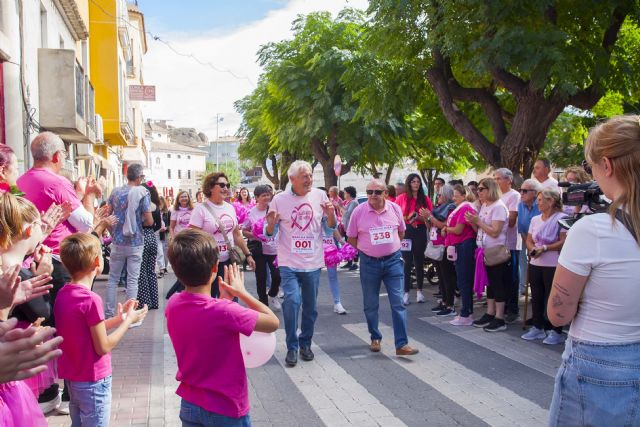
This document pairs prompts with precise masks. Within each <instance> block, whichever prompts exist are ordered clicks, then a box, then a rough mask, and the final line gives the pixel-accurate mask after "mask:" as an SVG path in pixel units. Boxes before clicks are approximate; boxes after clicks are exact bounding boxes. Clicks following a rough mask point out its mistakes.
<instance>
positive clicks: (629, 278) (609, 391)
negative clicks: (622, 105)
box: [547, 115, 640, 426]
mask: <svg viewBox="0 0 640 427" xmlns="http://www.w3.org/2000/svg"><path fill="white" fill-rule="evenodd" d="M585 158H586V163H585V169H587V170H586V172H588V173H592V174H593V177H594V179H595V180H596V181H597V182H598V184H599V185H600V188H601V189H602V191H603V193H604V195H605V196H606V197H607V198H608V199H610V200H612V203H611V206H610V208H609V212H608V213H600V214H595V215H589V216H586V217H584V218H582V219H580V220H579V221H578V222H577V223H576V224H575V225H574V226H573V227H572V228H571V229H570V230H569V232H568V235H567V239H566V241H565V244H564V247H563V249H562V253H561V254H560V258H559V260H558V267H557V269H556V274H555V276H554V279H553V287H552V290H551V295H550V297H549V302H548V305H547V314H548V316H549V320H550V321H551V323H553V324H554V325H555V326H562V325H567V324H569V323H571V328H570V329H569V338H568V339H567V341H566V347H565V351H564V354H563V356H562V359H563V362H562V365H561V366H560V370H559V372H558V375H557V376H556V382H555V391H554V395H553V400H552V402H551V408H550V415H549V416H550V418H549V425H551V426H563V425H612V426H613V425H640V411H638V408H637V405H638V399H640V394H639V391H638V384H640V116H638V115H625V116H618V117H614V118H612V119H610V120H607V121H606V122H604V123H601V124H599V125H597V126H596V127H595V128H593V129H592V130H591V132H590V133H589V136H588V137H587V140H586V142H585Z"/></svg>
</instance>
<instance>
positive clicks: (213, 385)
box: [165, 228, 280, 426]
mask: <svg viewBox="0 0 640 427" xmlns="http://www.w3.org/2000/svg"><path fill="white" fill-rule="evenodd" d="M168 257H169V262H171V266H172V267H173V271H174V272H175V274H176V276H177V277H178V280H179V281H180V282H181V283H182V284H183V285H184V286H185V291H184V292H180V293H178V294H175V295H174V296H172V297H171V299H170V300H169V302H168V304H167V308H166V310H165V316H166V318H167V330H168V332H169V337H170V338H171V343H172V344H173V348H174V350H175V353H176V359H177V361H178V372H177V374H176V379H177V380H178V381H180V386H179V387H178V390H177V391H176V393H177V394H178V395H179V396H180V397H182V403H181V406H180V419H181V420H182V422H183V423H184V424H188V425H207V424H206V422H205V420H216V422H220V424H221V425H225V426H227V425H229V426H248V425H251V421H250V418H249V390H248V385H247V375H246V372H245V367H244V360H243V357H242V352H241V350H240V334H243V335H246V336H249V335H251V333H252V332H253V331H258V332H267V333H270V332H274V331H275V330H276V329H278V326H279V323H280V322H279V320H278V318H277V317H276V315H275V314H273V312H272V311H271V310H270V309H269V307H267V306H266V305H264V304H262V303H261V302H260V301H258V300H257V299H255V298H254V297H252V296H251V295H250V294H249V293H248V292H247V291H246V289H245V288H244V276H243V274H242V273H241V272H240V270H239V267H238V266H237V265H235V264H234V265H232V266H230V267H226V266H225V274H224V277H225V280H221V281H220V295H221V298H219V299H218V298H213V297H211V284H212V283H213V279H214V278H215V277H216V274H217V270H218V248H217V245H216V241H215V240H214V239H213V237H212V236H211V235H210V234H208V233H206V232H204V231H202V230H198V229H193V228H191V229H188V230H184V231H182V232H180V233H178V234H177V235H176V236H175V237H174V239H173V240H172V241H171V244H170V245H169V251H168ZM234 297H237V298H239V299H240V300H241V301H242V302H244V303H245V304H246V305H247V307H248V308H245V307H243V306H241V305H239V304H237V303H235V302H233V301H232V298H234ZM215 425H217V424H215Z"/></svg>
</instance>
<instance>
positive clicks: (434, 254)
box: [424, 241, 444, 261]
mask: <svg viewBox="0 0 640 427" xmlns="http://www.w3.org/2000/svg"><path fill="white" fill-rule="evenodd" d="M424 256H426V257H427V258H430V259H432V260H434V261H442V257H443V256H444V246H442V245H434V244H433V243H432V242H431V241H429V243H427V248H426V249H425V250H424Z"/></svg>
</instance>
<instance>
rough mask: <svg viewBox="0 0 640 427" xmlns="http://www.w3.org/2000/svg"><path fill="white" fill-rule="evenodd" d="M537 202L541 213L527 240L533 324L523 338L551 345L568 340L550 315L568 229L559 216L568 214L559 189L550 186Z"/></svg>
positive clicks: (532, 223)
mask: <svg viewBox="0 0 640 427" xmlns="http://www.w3.org/2000/svg"><path fill="white" fill-rule="evenodd" d="M537 202H538V209H540V212H541V215H537V216H534V217H533V218H531V225H529V233H528V234H527V241H526V244H527V250H528V251H529V256H530V259H529V283H530V284H531V307H532V314H533V327H532V328H531V329H529V331H528V332H527V333H526V334H524V335H522V339H524V340H527V341H533V340H543V341H542V343H543V344H550V345H553V344H562V343H563V342H564V337H563V335H562V328H561V327H553V325H551V323H550V322H549V319H548V318H547V315H546V307H547V301H548V300H549V294H550V293H551V285H552V284H553V275H554V274H555V273H556V267H557V265H558V258H559V257H560V250H561V249H562V246H563V245H564V241H565V239H566V237H567V230H564V229H563V228H561V227H560V224H559V223H558V220H560V219H562V218H564V217H566V216H567V215H566V214H565V213H564V212H563V211H562V199H561V197H560V193H558V192H557V191H554V190H550V189H545V190H542V191H540V192H539V193H538V199H537ZM547 331H548V332H547Z"/></svg>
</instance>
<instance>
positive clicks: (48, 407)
mask: <svg viewBox="0 0 640 427" xmlns="http://www.w3.org/2000/svg"><path fill="white" fill-rule="evenodd" d="M60 403H62V398H61V397H60V393H58V395H57V396H56V397H55V398H53V399H51V400H49V401H47V402H38V406H40V410H41V411H42V413H43V414H45V415H46V414H48V413H49V412H51V411H53V410H55V409H56V408H57V407H58V406H60Z"/></svg>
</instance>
